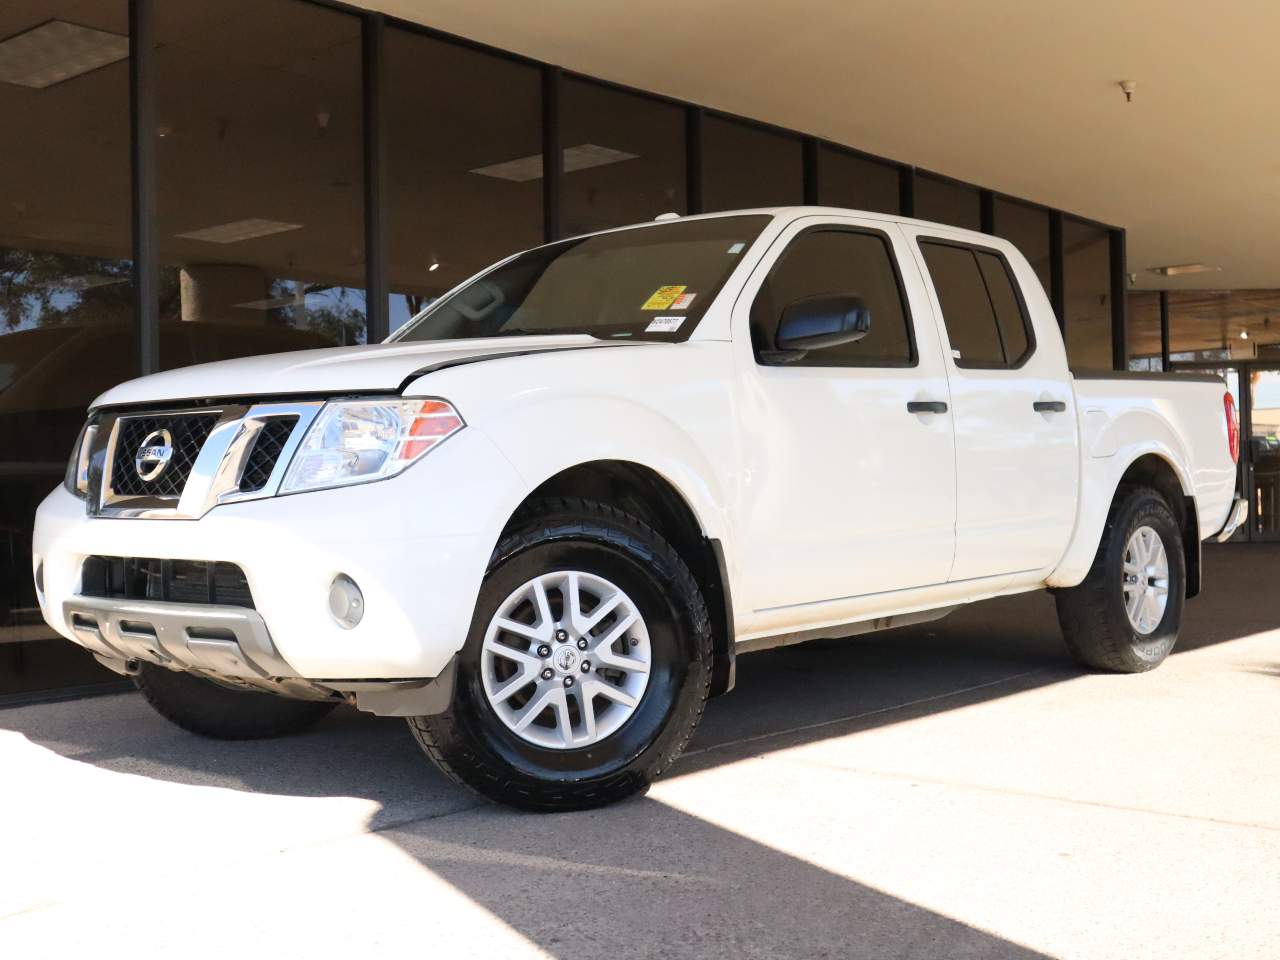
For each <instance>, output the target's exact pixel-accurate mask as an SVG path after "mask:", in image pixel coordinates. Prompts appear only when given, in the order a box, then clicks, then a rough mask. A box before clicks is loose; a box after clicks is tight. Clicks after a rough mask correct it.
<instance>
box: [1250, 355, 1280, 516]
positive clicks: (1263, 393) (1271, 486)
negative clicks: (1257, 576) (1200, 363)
mask: <svg viewBox="0 0 1280 960" xmlns="http://www.w3.org/2000/svg"><path fill="white" fill-rule="evenodd" d="M1246 369H1247V368H1246ZM1249 399H1250V401H1251V416H1250V418H1249V419H1250V423H1249V432H1248V434H1247V440H1248V444H1249V451H1248V455H1249V460H1250V463H1251V464H1252V467H1253V469H1252V474H1253V491H1252V493H1253V509H1254V531H1255V533H1256V535H1257V536H1258V537H1259V538H1260V539H1263V540H1275V539H1280V370H1251V371H1250V373H1249Z"/></svg>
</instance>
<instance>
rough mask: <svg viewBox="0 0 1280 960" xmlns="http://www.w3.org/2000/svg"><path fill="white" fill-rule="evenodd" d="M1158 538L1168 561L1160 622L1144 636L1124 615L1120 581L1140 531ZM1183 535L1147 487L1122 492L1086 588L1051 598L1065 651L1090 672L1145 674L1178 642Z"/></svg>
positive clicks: (1167, 509) (1159, 498)
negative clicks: (1133, 539) (1143, 529)
mask: <svg viewBox="0 0 1280 960" xmlns="http://www.w3.org/2000/svg"><path fill="white" fill-rule="evenodd" d="M1143 526H1146V527H1150V528H1151V529H1152V530H1154V531H1155V532H1156V534H1157V535H1158V536H1159V537H1160V540H1161V543H1162V545H1163V546H1164V551H1165V555H1166V556H1167V557H1168V561H1169V594H1168V600H1167V602H1166V604H1165V611H1164V616H1163V617H1162V618H1161V620H1160V622H1159V623H1158V624H1157V625H1156V628H1155V629H1154V630H1152V631H1151V632H1150V633H1148V634H1145V635H1144V634H1140V633H1138V632H1137V630H1136V629H1134V627H1133V625H1132V624H1131V623H1130V621H1129V616H1128V614H1127V613H1126V612H1125V605H1124V591H1123V585H1122V576H1123V570H1124V552H1125V546H1126V544H1127V543H1128V542H1129V538H1130V536H1132V535H1133V533H1134V531H1136V530H1137V529H1138V528H1140V527H1143ZM1186 583H1187V570H1186V557H1185V555H1184V554H1183V544H1182V531H1181V528H1180V526H1179V524H1178V520H1177V517H1176V515H1175V514H1174V512H1173V510H1172V509H1170V506H1169V504H1168V502H1167V501H1166V500H1165V499H1164V497H1162V496H1161V495H1160V494H1159V493H1157V492H1156V491H1155V490H1153V489H1151V488H1150V487H1127V488H1125V487H1122V488H1121V489H1120V490H1119V491H1117V493H1116V498H1115V500H1114V501H1113V502H1112V504H1111V511H1110V513H1109V514H1108V515H1107V523H1106V526H1105V528H1104V529H1103V533H1102V543H1101V544H1099V546H1098V555H1097V556H1096V557H1095V558H1094V561H1093V566H1092V567H1091V568H1090V569H1089V575H1088V576H1087V577H1085V579H1084V582H1082V583H1081V584H1079V585H1078V586H1075V587H1071V588H1070V589H1067V590H1059V591H1057V592H1056V594H1055V599H1056V601H1057V606H1058V622H1059V623H1060V624H1061V625H1062V634H1063V636H1064V637H1065V638H1066V641H1067V649H1069V650H1070V651H1071V655H1072V656H1073V657H1075V659H1076V660H1077V662H1079V663H1080V664H1081V665H1082V666H1085V667H1088V668H1089V669H1091V670H1104V671H1109V672H1113V673H1143V672H1145V671H1147V670H1154V669H1155V668H1156V667H1158V666H1160V664H1161V663H1163V662H1164V659H1165V657H1167V656H1168V655H1169V652H1170V651H1171V650H1172V649H1173V645H1174V642H1175V641H1176V640H1177V639H1178V631H1179V629H1180V628H1181V626H1182V610H1183V606H1184V605H1185V603H1186Z"/></svg>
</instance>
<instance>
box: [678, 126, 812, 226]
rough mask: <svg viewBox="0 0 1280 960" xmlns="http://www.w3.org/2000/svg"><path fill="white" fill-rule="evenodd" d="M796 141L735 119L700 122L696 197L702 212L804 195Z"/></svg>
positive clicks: (764, 204) (774, 202)
mask: <svg viewBox="0 0 1280 960" xmlns="http://www.w3.org/2000/svg"><path fill="white" fill-rule="evenodd" d="M802 164H803V161H802V159H801V151H800V141H799V139H797V138H795V137H788V136H786V135H784V134H780V133H774V132H773V131H772V130H764V129H762V128H760V127H753V126H751V125H749V124H746V123H742V122H739V121H737V120H729V119H726V118H724V117H715V116H708V117H705V118H704V119H703V125H702V197H703V205H704V206H705V208H706V209H707V211H708V212H711V211H715V210H741V209H746V208H750V207H777V206H787V205H788V204H796V203H801V202H803V200H804V173H803V166H802Z"/></svg>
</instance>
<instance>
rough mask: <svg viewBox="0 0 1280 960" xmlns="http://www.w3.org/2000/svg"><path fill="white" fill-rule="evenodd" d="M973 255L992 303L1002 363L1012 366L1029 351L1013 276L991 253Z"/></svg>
mask: <svg viewBox="0 0 1280 960" xmlns="http://www.w3.org/2000/svg"><path fill="white" fill-rule="evenodd" d="M973 255H974V257H976V258H977V261H978V266H979V267H980V268H981V270H982V279H983V281H984V282H985V283H986V285H987V293H988V294H990V295H991V306H992V308H993V309H994V310H995V313H996V324H997V326H998V327H999V328H1000V340H1001V342H1002V343H1003V344H1004V357H1005V363H1008V364H1010V365H1013V364H1015V363H1017V362H1018V361H1020V360H1021V359H1022V358H1023V357H1025V356H1026V355H1027V354H1028V353H1029V352H1030V350H1031V341H1030V338H1029V337H1028V336H1027V318H1026V316H1025V314H1024V313H1023V312H1022V306H1021V304H1019V303H1018V293H1017V291H1016V290H1014V288H1013V277H1011V276H1009V267H1008V265H1007V264H1006V263H1005V262H1004V260H1002V259H1001V258H1000V257H998V256H996V255H995V254H994V253H983V252H982V251H980V250H975V251H974V252H973Z"/></svg>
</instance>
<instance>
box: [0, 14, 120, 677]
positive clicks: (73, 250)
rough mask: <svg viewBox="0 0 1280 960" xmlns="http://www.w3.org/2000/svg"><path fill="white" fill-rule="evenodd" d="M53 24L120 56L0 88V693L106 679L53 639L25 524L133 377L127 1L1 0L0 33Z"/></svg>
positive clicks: (29, 524)
mask: <svg viewBox="0 0 1280 960" xmlns="http://www.w3.org/2000/svg"><path fill="white" fill-rule="evenodd" d="M51 18H53V20H54V21H55V22H57V21H67V22H74V23H75V24H77V25H79V26H80V27H86V28H90V29H92V30H97V31H101V32H102V33H101V34H99V35H98V40H99V42H100V44H101V46H100V49H101V50H108V49H110V50H114V51H115V52H114V53H111V54H110V56H108V57H106V59H107V60H110V61H111V62H108V63H106V64H105V65H98V64H97V63H96V62H95V64H94V65H95V66H96V69H91V70H89V69H86V70H82V71H78V72H77V71H76V70H74V69H73V70H72V72H71V74H70V75H69V76H66V77H64V78H62V79H55V80H53V81H52V82H47V81H48V80H49V79H50V78H49V77H47V76H46V77H43V78H42V79H40V80H39V82H38V83H35V84H34V85H30V84H27V83H24V82H22V81H21V80H20V79H17V80H12V82H3V83H0V115H2V116H3V117H4V124H5V127H6V129H7V130H9V131H11V132H13V133H14V135H12V136H9V137H6V138H5V139H4V144H3V147H0V184H3V187H0V196H2V197H3V200H2V202H0V695H3V694H8V693H14V692H19V691H30V690H35V689H47V688H50V687H57V686H61V685H64V684H67V683H73V682H74V683H79V682H97V681H102V680H104V679H107V678H109V677H111V676H114V675H113V674H110V673H108V672H107V671H106V670H105V669H102V668H100V667H98V665H97V664H96V663H95V662H94V661H93V659H92V657H90V656H89V655H88V653H87V652H85V651H84V650H82V649H80V648H79V647H75V646H73V645H72V644H69V643H66V642H65V641H62V640H53V639H51V638H52V637H54V633H53V631H52V630H50V629H49V628H48V627H47V626H46V625H45V623H44V621H43V619H42V618H41V616H40V613H39V609H38V607H37V603H36V595H35V585H34V582H33V579H32V570H31V529H32V524H33V521H34V518H35V511H36V507H37V506H38V505H39V503H40V501H41V500H43V499H44V497H45V496H46V495H47V494H48V493H49V492H50V491H51V490H53V489H55V488H56V487H57V486H58V484H59V483H60V482H61V481H62V475H63V470H64V469H65V467H66V463H67V457H68V455H69V454H70V452H71V447H72V444H73V443H74V442H75V438H76V435H77V434H78V432H79V430H80V426H81V425H82V424H83V423H84V417H85V409H86V407H87V406H88V404H89V402H90V401H91V400H92V399H93V398H94V397H95V396H96V395H97V394H98V393H100V392H101V391H102V390H105V389H106V388H108V387H110V386H113V385H114V384H116V383H118V382H119V381H121V380H127V379H129V378H131V377H134V376H136V375H137V367H136V363H135V358H136V356H137V352H136V350H135V349H134V342H135V330H134V306H133V283H132V277H131V268H132V264H131V262H130V259H129V257H130V256H131V252H130V251H131V231H130V221H129V196H130V193H129V182H130V178H129V152H128V151H129V65H128V62H127V59H120V57H122V56H126V55H127V54H126V51H127V43H126V42H125V38H126V36H127V33H128V27H127V23H126V19H127V18H126V5H125V3H124V2H123V0H101V2H98V3H94V4H84V3H62V2H48V3H43V4H34V3H18V4H0V37H10V36H13V35H15V34H20V33H24V32H25V31H28V30H32V29H34V28H38V27H40V26H41V25H42V24H47V22H49V21H50V19H51ZM37 61H38V58H35V59H33V60H32V62H31V63H30V64H29V66H31V67H32V69H38V68H39V67H40V63H39V62H37ZM6 79H9V77H7V78H6ZM19 132H20V135H19Z"/></svg>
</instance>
